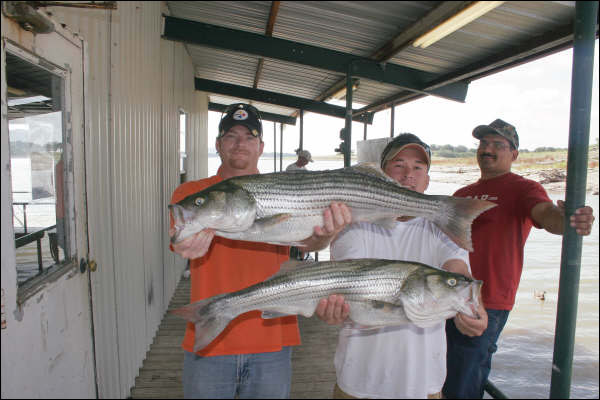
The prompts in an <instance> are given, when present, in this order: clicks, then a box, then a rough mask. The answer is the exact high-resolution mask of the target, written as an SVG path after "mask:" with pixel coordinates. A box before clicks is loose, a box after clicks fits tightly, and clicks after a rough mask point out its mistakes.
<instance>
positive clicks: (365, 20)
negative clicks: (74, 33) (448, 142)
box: [167, 1, 575, 114]
mask: <svg viewBox="0 0 600 400" xmlns="http://www.w3.org/2000/svg"><path fill="white" fill-rule="evenodd" d="M442 3H446V2H436V1H370V2H361V1H350V2H348V1H319V2H315V1H290V2H285V1H284V2H280V5H279V9H278V13H277V15H276V19H275V24H274V28H273V37H275V38H279V39H285V40H289V41H294V42H299V43H302V44H308V45H312V46H317V47H321V48H326V49H330V50H335V51H339V52H343V53H348V54H353V55H356V56H358V57H367V58H368V57H371V56H372V55H373V54H374V53H375V51H377V50H378V49H380V48H381V47H382V46H383V45H384V44H386V43H388V42H389V41H390V40H391V39H392V38H394V37H396V36H397V35H399V34H400V33H402V32H403V31H405V30H407V29H408V28H409V27H411V26H413V25H415V23H417V22H419V21H422V19H423V18H424V17H426V16H427V14H428V13H430V12H431V11H432V10H434V9H435V8H436V7H438V6H440V5H444V4H442ZM167 4H168V7H169V10H170V12H171V16H173V17H176V18H181V19H187V20H192V21H197V22H202V23H206V24H211V25H217V26H221V27H226V28H231V29H236V30H241V31H246V32H252V33H257V34H261V35H264V34H265V30H266V26H267V22H268V20H269V14H270V10H271V4H272V2H269V1H224V2H214V1H202V2H182V1H169V2H167ZM574 15H575V2H564V1H563V2H553V1H509V2H505V3H504V4H502V5H501V6H500V7H498V8H496V9H494V10H492V11H490V12H488V13H487V14H485V15H483V16H481V17H480V18H478V19H476V20H475V21H473V22H471V23H469V24H467V25H465V26H464V27H463V28H461V29H459V30H457V31H456V32H454V33H452V34H450V35H448V36H447V37H445V38H443V39H441V40H440V41H438V42H436V43H434V44H433V45H431V46H429V47H428V48H426V49H422V48H417V47H413V46H411V45H407V44H410V42H408V43H405V46H404V48H401V49H400V51H397V52H396V54H391V55H390V57H391V58H390V57H388V58H390V59H389V60H388V61H387V62H389V63H393V64H397V65H401V66H404V67H409V68H413V69H417V70H420V71H426V72H429V73H434V74H436V75H440V77H441V78H440V79H441V80H442V81H445V79H452V76H453V74H458V72H459V71H460V72H461V73H460V74H458V75H459V77H460V78H459V79H462V80H465V81H467V82H468V81H470V79H469V78H470V77H469V76H468V74H467V75H466V76H465V74H464V69H465V68H466V69H467V70H470V69H472V70H473V71H474V72H473V75H474V76H475V77H476V75H475V74H476V73H477V74H482V73H489V72H490V71H493V69H491V68H492V67H485V63H486V62H487V60H490V59H492V58H493V57H496V58H497V57H498V55H499V54H500V55H501V56H502V57H505V58H506V59H507V60H508V59H509V58H510V59H511V62H515V59H516V61H518V58H519V57H525V56H527V57H531V56H535V55H536V54H539V53H540V52H543V51H548V52H550V51H552V50H547V49H545V48H541V47H542V46H541V45H540V44H539V43H542V42H544V40H545V38H546V37H548V39H547V40H548V42H549V43H555V42H553V41H556V38H555V37H551V36H550V35H548V34H549V33H551V32H553V31H555V30H560V29H562V31H564V30H565V27H566V26H568V25H569V24H572V20H573V18H574ZM563 36H565V35H563ZM561 40H562V41H561V42H560V43H559V45H560V46H563V47H565V46H568V45H569V44H566V45H565V41H566V39H564V38H563V39H561ZM534 41H536V43H537V44H536V45H537V46H539V47H540V48H539V49H538V48H533V50H531V49H529V50H530V51H529V52H528V53H527V54H524V55H520V54H519V51H520V50H519V48H520V47H521V48H526V47H527V46H532V45H531V43H533V42H534ZM538 42H539V43H538ZM186 46H187V48H188V51H189V53H190V55H191V57H192V60H193V63H194V65H195V68H196V76H197V77H199V78H203V79H209V80H214V81H219V82H226V83H230V84H235V85H240V86H244V87H252V86H253V83H254V79H255V74H256V70H257V66H258V64H259V59H260V58H261V57H260V56H259V55H250V54H244V53H238V52H235V51H232V50H226V49H217V48H209V47H207V46H201V45H195V44H189V43H188V44H187V45H186ZM553 46H556V44H554V45H553ZM515 49H516V50H515ZM555 50H556V49H554V51H555ZM500 64H502V63H500ZM482 65H483V66H484V68H483V69H482V68H481V66H482ZM500 67H501V66H500V65H498V62H497V60H496V63H495V64H494V66H493V68H500ZM486 68H487V69H486ZM476 69H477V71H475V70H476ZM461 70H462V71H461ZM482 71H483V72H482ZM343 78H344V76H343V75H342V74H340V73H339V72H332V71H328V70H322V69H319V68H314V67H308V66H305V65H300V64H295V63H292V62H288V61H282V60H275V59H265V60H264V65H263V69H262V74H261V77H260V80H259V82H258V87H257V88H258V89H261V90H267V91H271V92H277V93H282V94H287V95H292V96H296V97H300V98H305V99H317V98H319V96H320V95H322V94H323V93H324V92H325V91H326V90H327V89H329V88H330V87H331V86H332V85H333V84H334V83H336V82H339V81H340V80H341V79H343ZM471 79H472V78H471ZM400 93H403V91H402V88H400V87H398V86H395V85H390V84H385V83H381V82H373V81H369V80H367V79H365V78H361V82H360V85H359V87H358V89H357V90H356V91H355V93H354V101H355V102H359V103H361V104H365V105H372V104H375V103H377V102H381V101H382V99H389V98H390V97H391V96H394V95H396V94H400ZM404 93H407V92H404ZM210 98H211V101H213V102H215V99H216V98H217V96H215V95H211V97H210ZM220 100H224V99H220ZM319 100H320V99H319ZM268 109H269V110H270V111H269V112H276V111H274V110H276V109H279V110H280V111H282V112H286V113H287V114H290V113H291V112H290V111H289V110H290V109H289V108H281V107H278V106H270V107H268Z"/></svg>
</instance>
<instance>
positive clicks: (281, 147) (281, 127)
mask: <svg viewBox="0 0 600 400" xmlns="http://www.w3.org/2000/svg"><path fill="white" fill-rule="evenodd" d="M279 171H283V122H281V123H279Z"/></svg>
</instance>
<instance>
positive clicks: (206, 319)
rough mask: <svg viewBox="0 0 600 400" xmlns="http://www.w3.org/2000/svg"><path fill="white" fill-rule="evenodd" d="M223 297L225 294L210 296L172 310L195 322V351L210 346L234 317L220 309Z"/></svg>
mask: <svg viewBox="0 0 600 400" xmlns="http://www.w3.org/2000/svg"><path fill="white" fill-rule="evenodd" d="M221 297H223V295H219V296H214V297H210V298H208V299H204V300H200V301H197V302H195V303H191V304H188V305H186V306H183V307H180V308H178V309H176V310H173V311H171V313H173V314H176V315H178V316H180V317H182V318H184V319H186V320H187V321H189V322H192V323H193V324H194V327H195V339H194V352H196V351H199V350H202V349H203V348H204V347H206V346H208V345H209V344H210V342H212V341H213V340H214V339H215V338H216V337H217V336H219V334H220V333H221V332H222V331H223V330H224V329H225V328H226V327H227V325H228V324H229V323H230V322H231V320H232V319H233V317H231V316H229V315H226V314H225V313H223V312H221V311H220V310H221V307H219V299H220V298H221Z"/></svg>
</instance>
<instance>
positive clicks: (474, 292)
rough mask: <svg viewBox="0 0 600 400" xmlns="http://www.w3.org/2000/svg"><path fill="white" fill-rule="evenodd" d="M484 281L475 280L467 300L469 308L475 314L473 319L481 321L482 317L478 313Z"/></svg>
mask: <svg viewBox="0 0 600 400" xmlns="http://www.w3.org/2000/svg"><path fill="white" fill-rule="evenodd" d="M482 285H483V281H479V280H474V281H473V283H471V285H470V290H469V299H468V300H467V306H468V308H469V309H470V311H471V312H472V314H473V318H476V319H481V315H480V314H479V312H478V311H477V310H478V308H479V298H480V296H481V286H482Z"/></svg>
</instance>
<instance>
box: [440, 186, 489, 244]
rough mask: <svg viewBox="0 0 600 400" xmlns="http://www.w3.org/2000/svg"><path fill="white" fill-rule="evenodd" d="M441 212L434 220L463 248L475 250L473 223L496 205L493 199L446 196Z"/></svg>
mask: <svg viewBox="0 0 600 400" xmlns="http://www.w3.org/2000/svg"><path fill="white" fill-rule="evenodd" d="M443 203H444V206H443V208H442V210H440V211H441V212H439V213H436V215H435V217H434V218H433V222H434V223H435V224H436V225H437V226H438V227H439V228H440V229H441V230H442V231H443V232H444V233H445V234H446V235H448V237H449V238H450V239H452V240H453V241H454V242H455V243H456V244H458V245H459V246H460V247H462V248H463V249H466V250H468V251H473V242H472V241H471V224H472V223H473V221H474V220H475V218H477V217H478V216H479V215H480V214H481V213H483V212H485V211H487V210H489V209H490V208H493V207H496V204H494V203H492V202H491V201H486V200H478V199H469V198H463V197H446V198H445V199H444V200H443Z"/></svg>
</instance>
